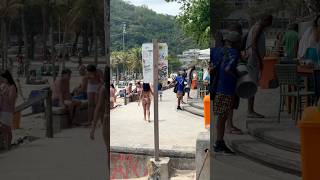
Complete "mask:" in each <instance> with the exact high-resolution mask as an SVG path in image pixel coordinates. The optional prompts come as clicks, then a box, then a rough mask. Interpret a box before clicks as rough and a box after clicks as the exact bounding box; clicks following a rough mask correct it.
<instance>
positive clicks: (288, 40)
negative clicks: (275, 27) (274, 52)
mask: <svg viewBox="0 0 320 180" xmlns="http://www.w3.org/2000/svg"><path fill="white" fill-rule="evenodd" d="M298 40H299V34H298V33H297V32H296V31H293V30H289V31H287V32H286V33H285V35H284V46H285V52H286V54H287V57H290V58H294V57H295V56H296V51H297V43H298Z"/></svg>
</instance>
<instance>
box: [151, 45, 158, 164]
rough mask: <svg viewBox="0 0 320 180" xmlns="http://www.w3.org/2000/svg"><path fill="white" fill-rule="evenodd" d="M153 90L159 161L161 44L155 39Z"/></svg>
mask: <svg viewBox="0 0 320 180" xmlns="http://www.w3.org/2000/svg"><path fill="white" fill-rule="evenodd" d="M152 43H153V91H154V95H153V97H154V156H155V160H156V161H159V111H158V81H159V80H158V79H159V75H158V74H159V73H158V61H159V45H158V41H157V40H153V41H152Z"/></svg>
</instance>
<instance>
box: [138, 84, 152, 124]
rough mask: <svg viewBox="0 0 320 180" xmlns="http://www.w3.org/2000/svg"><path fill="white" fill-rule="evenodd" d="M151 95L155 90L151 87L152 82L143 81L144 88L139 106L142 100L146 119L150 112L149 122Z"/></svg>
mask: <svg viewBox="0 0 320 180" xmlns="http://www.w3.org/2000/svg"><path fill="white" fill-rule="evenodd" d="M151 95H152V96H153V92H152V90H151V88H150V84H149V83H143V90H142V92H141V95H140V99H139V102H138V106H140V102H142V107H143V115H144V120H145V121H146V120H147V118H146V115H147V114H148V122H150V105H151Z"/></svg>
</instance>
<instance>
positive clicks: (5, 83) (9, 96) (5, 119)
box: [0, 70, 18, 150]
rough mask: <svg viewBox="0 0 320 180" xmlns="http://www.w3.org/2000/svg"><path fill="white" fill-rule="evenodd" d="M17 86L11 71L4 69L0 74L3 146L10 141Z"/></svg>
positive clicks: (7, 146) (6, 146) (0, 113)
mask: <svg viewBox="0 0 320 180" xmlns="http://www.w3.org/2000/svg"><path fill="white" fill-rule="evenodd" d="M17 93H18V88H17V86H16V83H15V82H14V80H13V77H12V75H11V73H10V72H9V71H8V70H6V71H4V72H3V73H1V76H0V130H1V132H2V133H3V134H2V135H3V137H4V141H5V142H4V144H5V148H6V149H7V150H9V149H10V148H11V142H12V129H11V126H12V119H13V112H14V110H15V103H16V99H17Z"/></svg>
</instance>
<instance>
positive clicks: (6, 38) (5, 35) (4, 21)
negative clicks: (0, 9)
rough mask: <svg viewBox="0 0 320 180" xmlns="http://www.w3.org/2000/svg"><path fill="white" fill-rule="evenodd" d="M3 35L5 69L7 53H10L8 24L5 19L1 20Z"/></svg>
mask: <svg viewBox="0 0 320 180" xmlns="http://www.w3.org/2000/svg"><path fill="white" fill-rule="evenodd" d="M1 32H2V33H1V34H2V69H5V63H6V61H7V52H8V44H7V40H8V37H7V22H6V20H5V19H4V18H2V19H1Z"/></svg>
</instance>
